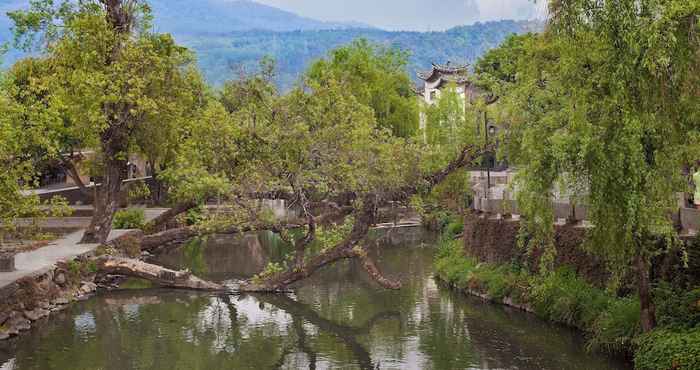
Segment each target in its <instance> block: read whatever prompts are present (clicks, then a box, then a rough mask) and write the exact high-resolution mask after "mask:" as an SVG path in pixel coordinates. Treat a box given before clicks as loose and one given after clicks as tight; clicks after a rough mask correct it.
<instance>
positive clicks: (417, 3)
mask: <svg viewBox="0 0 700 370" xmlns="http://www.w3.org/2000/svg"><path fill="white" fill-rule="evenodd" d="M255 1H257V2H259V3H263V4H267V5H271V6H274V7H277V8H281V9H284V10H288V11H291V12H294V13H297V14H299V15H302V16H305V17H309V18H315V19H319V20H323V21H332V22H350V21H356V22H361V23H366V24H369V25H372V26H376V27H380V28H384V29H387V30H414V31H442V30H445V29H447V28H450V27H454V26H458V25H465V24H472V23H474V22H477V21H482V22H483V21H490V20H499V19H515V20H522V19H533V18H537V17H539V18H542V17H543V16H544V14H545V12H544V10H543V9H544V6H545V5H544V4H545V3H546V1H545V0H538V1H537V4H535V2H534V1H533V0H255Z"/></svg>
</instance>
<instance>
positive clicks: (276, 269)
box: [253, 262, 286, 283]
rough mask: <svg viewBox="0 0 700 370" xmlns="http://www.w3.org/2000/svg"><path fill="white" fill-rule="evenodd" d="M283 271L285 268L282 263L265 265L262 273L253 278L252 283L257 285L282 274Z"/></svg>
mask: <svg viewBox="0 0 700 370" xmlns="http://www.w3.org/2000/svg"><path fill="white" fill-rule="evenodd" d="M285 269H286V267H285V266H284V265H283V264H282V263H279V262H270V263H268V264H267V266H265V269H264V270H263V271H262V272H260V273H259V274H257V275H255V276H254V277H253V282H256V283H259V282H261V281H264V280H265V279H267V278H270V277H272V276H275V275H277V274H279V273H281V272H283V271H284V270H285Z"/></svg>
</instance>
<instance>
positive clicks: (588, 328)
mask: <svg viewBox="0 0 700 370" xmlns="http://www.w3.org/2000/svg"><path fill="white" fill-rule="evenodd" d="M435 270H436V271H435V272H436V277H437V278H438V279H439V280H441V281H442V282H444V283H446V284H448V285H449V286H451V287H452V288H453V289H457V290H459V291H462V292H464V293H465V294H468V295H474V296H478V297H481V298H482V299H485V300H488V301H491V302H495V303H499V304H505V305H507V306H511V307H515V308H518V309H521V310H524V311H528V312H531V313H534V314H536V315H537V316H539V317H541V318H543V319H546V320H548V321H551V322H555V323H561V324H564V325H568V326H571V327H574V328H577V329H579V330H581V331H582V332H583V333H584V334H585V336H586V338H587V350H589V351H602V352H606V353H612V354H615V355H618V356H623V357H625V358H627V359H628V360H630V361H633V362H634V364H635V368H636V369H639V370H669V369H683V370H693V369H698V368H700V325H698V324H699V323H700V290H694V291H689V292H674V291H673V289H672V288H670V287H669V286H666V285H662V286H659V287H658V288H657V290H656V292H655V293H656V297H657V300H658V301H659V302H658V303H657V314H658V317H659V324H660V325H659V328H657V329H656V330H654V331H653V332H651V333H647V334H642V333H641V329H640V325H639V310H640V305H639V301H638V299H637V298H636V297H634V296H627V297H618V296H616V295H614V294H611V293H610V292H607V291H605V290H603V289H600V288H598V287H596V286H594V285H592V284H590V283H588V282H587V281H586V280H584V279H583V278H581V277H579V276H578V275H577V274H576V272H575V270H574V268H572V267H561V268H559V269H557V270H556V271H555V272H553V273H550V274H547V275H539V274H533V273H531V272H529V271H527V270H526V269H525V268H522V267H519V266H517V265H507V264H492V263H491V264H490V263H483V262H479V261H478V260H477V259H476V258H473V257H470V256H467V255H466V254H465V252H464V250H463V246H462V243H461V241H459V240H448V241H443V242H442V245H441V246H440V248H439V251H438V253H437V257H436V261H435ZM664 292H665V294H664Z"/></svg>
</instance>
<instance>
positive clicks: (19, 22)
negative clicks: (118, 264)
mask: <svg viewBox="0 0 700 370" xmlns="http://www.w3.org/2000/svg"><path fill="white" fill-rule="evenodd" d="M9 15H10V17H11V18H12V19H13V20H14V22H15V27H14V31H15V39H16V40H15V41H16V43H17V44H18V45H24V46H27V47H31V46H32V45H35V42H34V41H36V40H37V38H36V36H40V37H41V38H40V40H41V41H44V42H42V43H41V44H40V49H41V51H42V58H45V63H46V64H48V66H49V67H48V68H50V71H51V73H49V74H45V75H44V76H42V77H43V80H42V82H41V83H42V85H44V86H46V90H47V91H48V92H49V93H50V94H49V96H47V97H45V99H46V101H47V104H46V107H47V109H52V110H54V111H56V112H60V114H61V115H62V116H64V117H65V122H66V123H67V124H68V125H70V127H71V129H70V130H69V131H70V133H72V134H74V135H77V136H79V138H80V143H81V144H82V145H90V146H92V149H95V150H96V151H97V152H98V157H99V163H98V166H97V167H99V168H100V176H98V178H99V181H101V187H100V188H99V191H98V194H97V199H95V214H94V216H93V219H92V222H91V224H90V227H89V228H88V230H87V231H86V232H85V235H84V237H83V242H104V241H105V240H106V239H107V236H108V235H109V232H110V230H111V225H112V218H113V216H114V213H115V211H116V209H117V207H118V205H119V201H118V200H119V196H120V192H121V187H122V181H123V180H124V179H125V176H126V173H127V171H126V168H127V164H128V161H129V156H130V154H133V153H135V152H138V153H142V154H144V155H146V156H150V157H156V156H157V157H161V158H163V157H167V156H172V147H173V145H174V144H173V143H177V142H178V139H179V137H180V135H178V134H180V133H182V132H181V131H182V130H183V127H186V126H187V119H188V118H189V117H191V114H189V112H190V111H191V110H192V109H193V107H196V106H197V103H198V101H200V100H201V86H200V85H201V84H198V83H196V81H197V76H196V73H194V72H192V69H188V66H190V65H191V62H192V56H191V55H190V53H189V52H188V51H187V50H186V49H184V48H182V47H179V46H178V45H176V44H175V42H174V41H173V39H172V38H171V37H170V36H169V35H162V34H154V33H152V32H151V31H150V29H151V26H150V20H151V14H150V9H149V7H148V6H147V5H146V4H145V3H144V2H142V1H138V0H91V1H80V2H77V3H75V2H72V1H63V2H62V3H61V4H55V3H54V1H52V0H38V1H33V2H31V7H30V9H29V10H27V11H16V12H12V13H10V14H9ZM193 80H194V81H195V82H192V81H193ZM34 123H35V124H39V125H42V124H44V125H46V124H47V123H46V122H34ZM48 131H50V130H48ZM73 138H74V139H75V137H73ZM149 159H153V158H149Z"/></svg>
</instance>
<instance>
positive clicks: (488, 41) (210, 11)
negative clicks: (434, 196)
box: [0, 0, 542, 89]
mask: <svg viewBox="0 0 700 370" xmlns="http://www.w3.org/2000/svg"><path fill="white" fill-rule="evenodd" d="M0 1H2V2H3V3H0V13H1V14H0V46H1V45H2V44H3V43H4V42H9V41H11V32H10V29H9V27H10V24H11V22H10V20H9V18H8V17H7V16H6V15H5V13H6V12H7V11H11V10H17V9H20V8H26V7H27V6H28V0H0ZM149 3H150V4H151V7H152V9H153V15H154V17H155V22H154V23H155V26H154V27H155V31H157V32H167V33H171V34H173V35H174V37H175V38H176V40H177V41H178V42H179V43H181V44H183V45H184V46H187V47H189V48H191V49H192V50H194V51H195V52H196V54H197V58H198V62H199V65H200V67H201V69H202V72H203V73H204V75H205V76H206V77H207V80H208V81H209V82H211V83H213V84H215V85H218V84H221V83H222V82H223V81H224V80H226V79H227V78H234V77H236V76H237V69H238V70H240V68H245V69H246V70H251V69H254V68H256V67H257V64H258V61H259V60H260V59H261V58H263V57H265V56H271V57H273V58H274V59H275V60H276V61H277V65H278V75H279V77H278V81H277V82H278V84H279V85H280V87H282V88H283V89H287V88H289V87H290V86H292V85H293V84H294V83H295V82H296V81H297V80H298V77H299V76H300V75H301V74H302V73H303V71H304V70H305V69H306V68H307V67H308V65H309V64H310V63H312V62H313V61H314V60H316V59H318V58H321V57H323V56H325V55H327V53H328V51H329V50H331V49H333V48H336V47H338V46H341V45H344V44H347V43H349V42H351V41H353V40H355V39H357V38H365V39H367V40H370V41H372V42H375V43H378V44H381V45H384V46H388V47H396V48H399V49H402V50H405V51H408V52H409V53H410V54H411V57H410V59H409V65H408V67H407V70H408V72H409V73H410V74H411V77H413V78H414V79H415V71H417V70H420V69H427V68H429V67H430V64H431V63H433V62H437V63H443V62H445V61H447V60H450V61H453V62H458V63H472V62H474V61H475V60H476V59H477V58H478V57H479V56H481V55H482V54H483V53H484V52H485V51H487V50H488V49H490V48H492V47H496V46H498V45H499V44H500V43H501V42H502V41H503V40H504V39H505V38H506V37H507V36H508V35H510V34H512V33H524V32H531V31H538V30H539V29H541V27H542V25H541V23H539V22H531V21H510V20H503V21H495V22H485V23H475V24H472V25H465V26H457V27H453V28H450V29H448V30H446V31H432V32H420V31H387V30H382V29H379V28H375V27H371V26H366V25H362V24H354V23H342V24H339V23H328V22H322V21H318V20H314V19H310V18H304V17H301V16H298V15H296V14H294V13H291V12H287V11H284V10H281V9H277V8H274V7H271V6H267V5H263V4H259V3H256V2H253V1H250V0H235V1H227V0H200V1H197V2H194V1H191V0H151V1H149ZM23 55H25V54H22V53H21V52H19V51H17V50H11V51H10V52H9V54H7V55H6V56H5V57H4V58H2V59H4V62H5V63H4V65H5V66H7V65H9V64H10V63H12V62H13V61H15V60H17V59H18V58H20V57H21V56H23ZM2 59H0V61H2Z"/></svg>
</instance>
